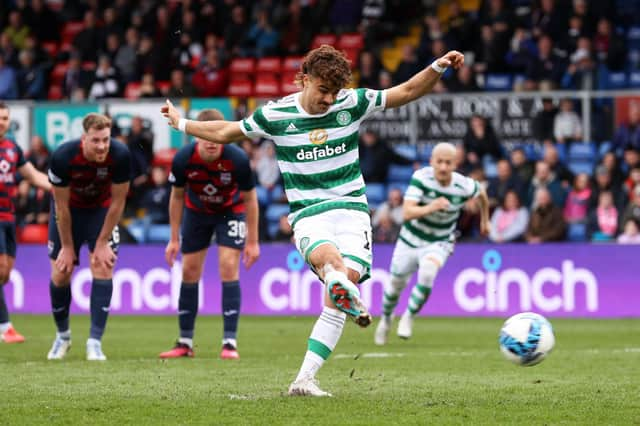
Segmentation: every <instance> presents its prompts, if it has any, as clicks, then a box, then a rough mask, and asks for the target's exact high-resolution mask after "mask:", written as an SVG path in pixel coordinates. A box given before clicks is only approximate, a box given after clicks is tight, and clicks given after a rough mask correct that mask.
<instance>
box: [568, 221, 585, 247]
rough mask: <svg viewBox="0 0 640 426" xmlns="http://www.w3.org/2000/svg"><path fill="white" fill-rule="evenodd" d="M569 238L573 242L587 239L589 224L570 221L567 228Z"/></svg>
mask: <svg viewBox="0 0 640 426" xmlns="http://www.w3.org/2000/svg"><path fill="white" fill-rule="evenodd" d="M567 239H568V240H569V241H572V242H583V241H587V226H586V225H585V224H584V223H570V224H569V227H568V229H567Z"/></svg>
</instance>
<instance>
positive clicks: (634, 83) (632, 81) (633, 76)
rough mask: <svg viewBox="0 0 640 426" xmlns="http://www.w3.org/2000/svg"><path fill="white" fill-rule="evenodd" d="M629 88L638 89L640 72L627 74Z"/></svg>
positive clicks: (639, 86)
mask: <svg viewBox="0 0 640 426" xmlns="http://www.w3.org/2000/svg"><path fill="white" fill-rule="evenodd" d="M629 87H631V88H633V89H640V71H633V72H631V73H629Z"/></svg>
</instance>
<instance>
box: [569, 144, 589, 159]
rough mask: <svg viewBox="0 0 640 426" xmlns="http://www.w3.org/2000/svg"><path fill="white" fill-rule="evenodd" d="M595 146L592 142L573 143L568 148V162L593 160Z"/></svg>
mask: <svg viewBox="0 0 640 426" xmlns="http://www.w3.org/2000/svg"><path fill="white" fill-rule="evenodd" d="M595 155H596V146H595V144H594V143H593V142H582V143H573V144H571V145H570V146H569V151H568V158H569V161H575V160H591V161H593V160H594V159H595Z"/></svg>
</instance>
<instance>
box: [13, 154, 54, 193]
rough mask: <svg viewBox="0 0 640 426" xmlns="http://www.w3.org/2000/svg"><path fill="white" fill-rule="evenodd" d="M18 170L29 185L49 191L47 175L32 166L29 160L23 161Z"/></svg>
mask: <svg viewBox="0 0 640 426" xmlns="http://www.w3.org/2000/svg"><path fill="white" fill-rule="evenodd" d="M18 171H19V172H20V174H21V175H22V177H24V178H25V179H26V180H27V181H29V183H31V185H33V186H37V187H38V188H42V189H44V190H45V191H51V182H49V178H48V177H47V175H45V174H44V173H42V172H41V171H39V170H37V169H36V168H35V167H33V164H31V162H29V161H27V162H26V163H24V164H23V165H22V167H19V168H18Z"/></svg>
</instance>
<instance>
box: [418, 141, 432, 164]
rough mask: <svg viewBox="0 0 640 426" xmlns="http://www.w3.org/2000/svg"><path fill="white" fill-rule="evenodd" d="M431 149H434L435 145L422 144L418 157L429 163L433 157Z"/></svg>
mask: <svg viewBox="0 0 640 426" xmlns="http://www.w3.org/2000/svg"><path fill="white" fill-rule="evenodd" d="M431 151H433V145H431V144H422V145H420V146H419V148H418V159H419V160H420V161H421V162H422V163H428V162H429V160H430V159H431Z"/></svg>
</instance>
